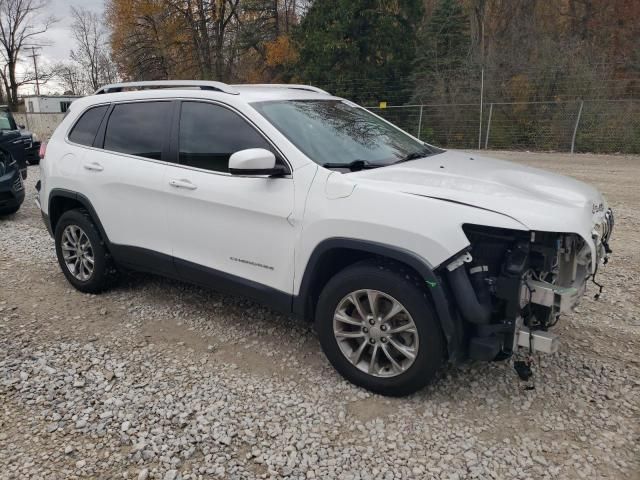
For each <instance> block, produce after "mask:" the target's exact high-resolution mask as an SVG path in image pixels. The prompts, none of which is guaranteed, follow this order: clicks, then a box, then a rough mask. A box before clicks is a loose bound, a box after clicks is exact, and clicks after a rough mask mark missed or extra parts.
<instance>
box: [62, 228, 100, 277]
mask: <svg viewBox="0 0 640 480" xmlns="http://www.w3.org/2000/svg"><path fill="white" fill-rule="evenodd" d="M61 248H62V257H63V259H64V263H65V265H66V266H67V269H68V270H69V272H70V273H71V275H73V276H74V277H75V278H77V279H78V280H80V281H82V282H86V281H87V280H89V279H90V278H91V276H92V275H93V270H94V266H95V259H94V256H93V247H92V245H91V241H90V240H89V237H88V236H87V234H86V233H85V232H84V230H82V228H80V227H79V226H77V225H68V226H67V227H66V228H65V229H64V231H63V232H62V245H61Z"/></svg>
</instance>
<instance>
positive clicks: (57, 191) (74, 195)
mask: <svg viewBox="0 0 640 480" xmlns="http://www.w3.org/2000/svg"><path fill="white" fill-rule="evenodd" d="M60 197H63V198H70V199H73V200H75V201H77V202H78V203H79V204H80V205H82V206H83V207H84V208H85V209H86V210H87V211H88V212H89V215H91V218H92V219H93V221H94V223H95V224H96V226H97V227H98V231H99V232H100V236H101V237H102V239H103V240H104V242H105V243H106V244H107V246H109V247H110V246H111V243H110V242H109V237H107V232H105V230H104V227H103V226H102V222H100V217H98V214H97V213H96V210H95V208H93V205H92V204H91V201H90V200H89V199H88V198H87V197H85V196H84V195H82V194H81V193H78V192H74V191H72V190H66V189H64V188H54V189H52V190H51V192H50V193H49V204H48V210H47V211H48V212H49V215H48V220H47V228H48V229H49V231H50V232H51V233H52V235H53V233H54V232H55V230H54V226H53V224H52V222H51V206H52V202H53V200H54V199H56V198H60Z"/></svg>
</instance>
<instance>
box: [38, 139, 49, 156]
mask: <svg viewBox="0 0 640 480" xmlns="http://www.w3.org/2000/svg"><path fill="white" fill-rule="evenodd" d="M45 153H47V142H42V143H41V144H40V150H39V151H38V156H39V157H40V159H43V158H44V155H45Z"/></svg>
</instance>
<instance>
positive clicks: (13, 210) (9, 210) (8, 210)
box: [0, 205, 21, 217]
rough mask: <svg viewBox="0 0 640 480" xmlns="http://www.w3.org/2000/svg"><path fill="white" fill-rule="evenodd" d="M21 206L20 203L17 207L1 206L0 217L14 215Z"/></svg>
mask: <svg viewBox="0 0 640 480" xmlns="http://www.w3.org/2000/svg"><path fill="white" fill-rule="evenodd" d="M20 206H21V205H18V206H16V207H9V208H0V217H4V216H5V215H13V214H14V213H16V212H17V211H18V210H20Z"/></svg>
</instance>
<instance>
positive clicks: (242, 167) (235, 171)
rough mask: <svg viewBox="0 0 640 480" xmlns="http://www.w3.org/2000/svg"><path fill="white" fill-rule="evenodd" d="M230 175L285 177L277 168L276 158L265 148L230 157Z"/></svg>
mask: <svg viewBox="0 0 640 480" xmlns="http://www.w3.org/2000/svg"><path fill="white" fill-rule="evenodd" d="M229 173H231V174H232V175H269V176H271V175H284V174H285V173H286V172H285V170H284V169H283V168H282V167H281V166H280V165H277V166H276V156H275V155H274V154H273V153H272V152H270V151H269V150H265V149H264V148H248V149H247V150H240V151H239V152H236V153H234V154H233V155H231V156H230V157H229Z"/></svg>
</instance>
